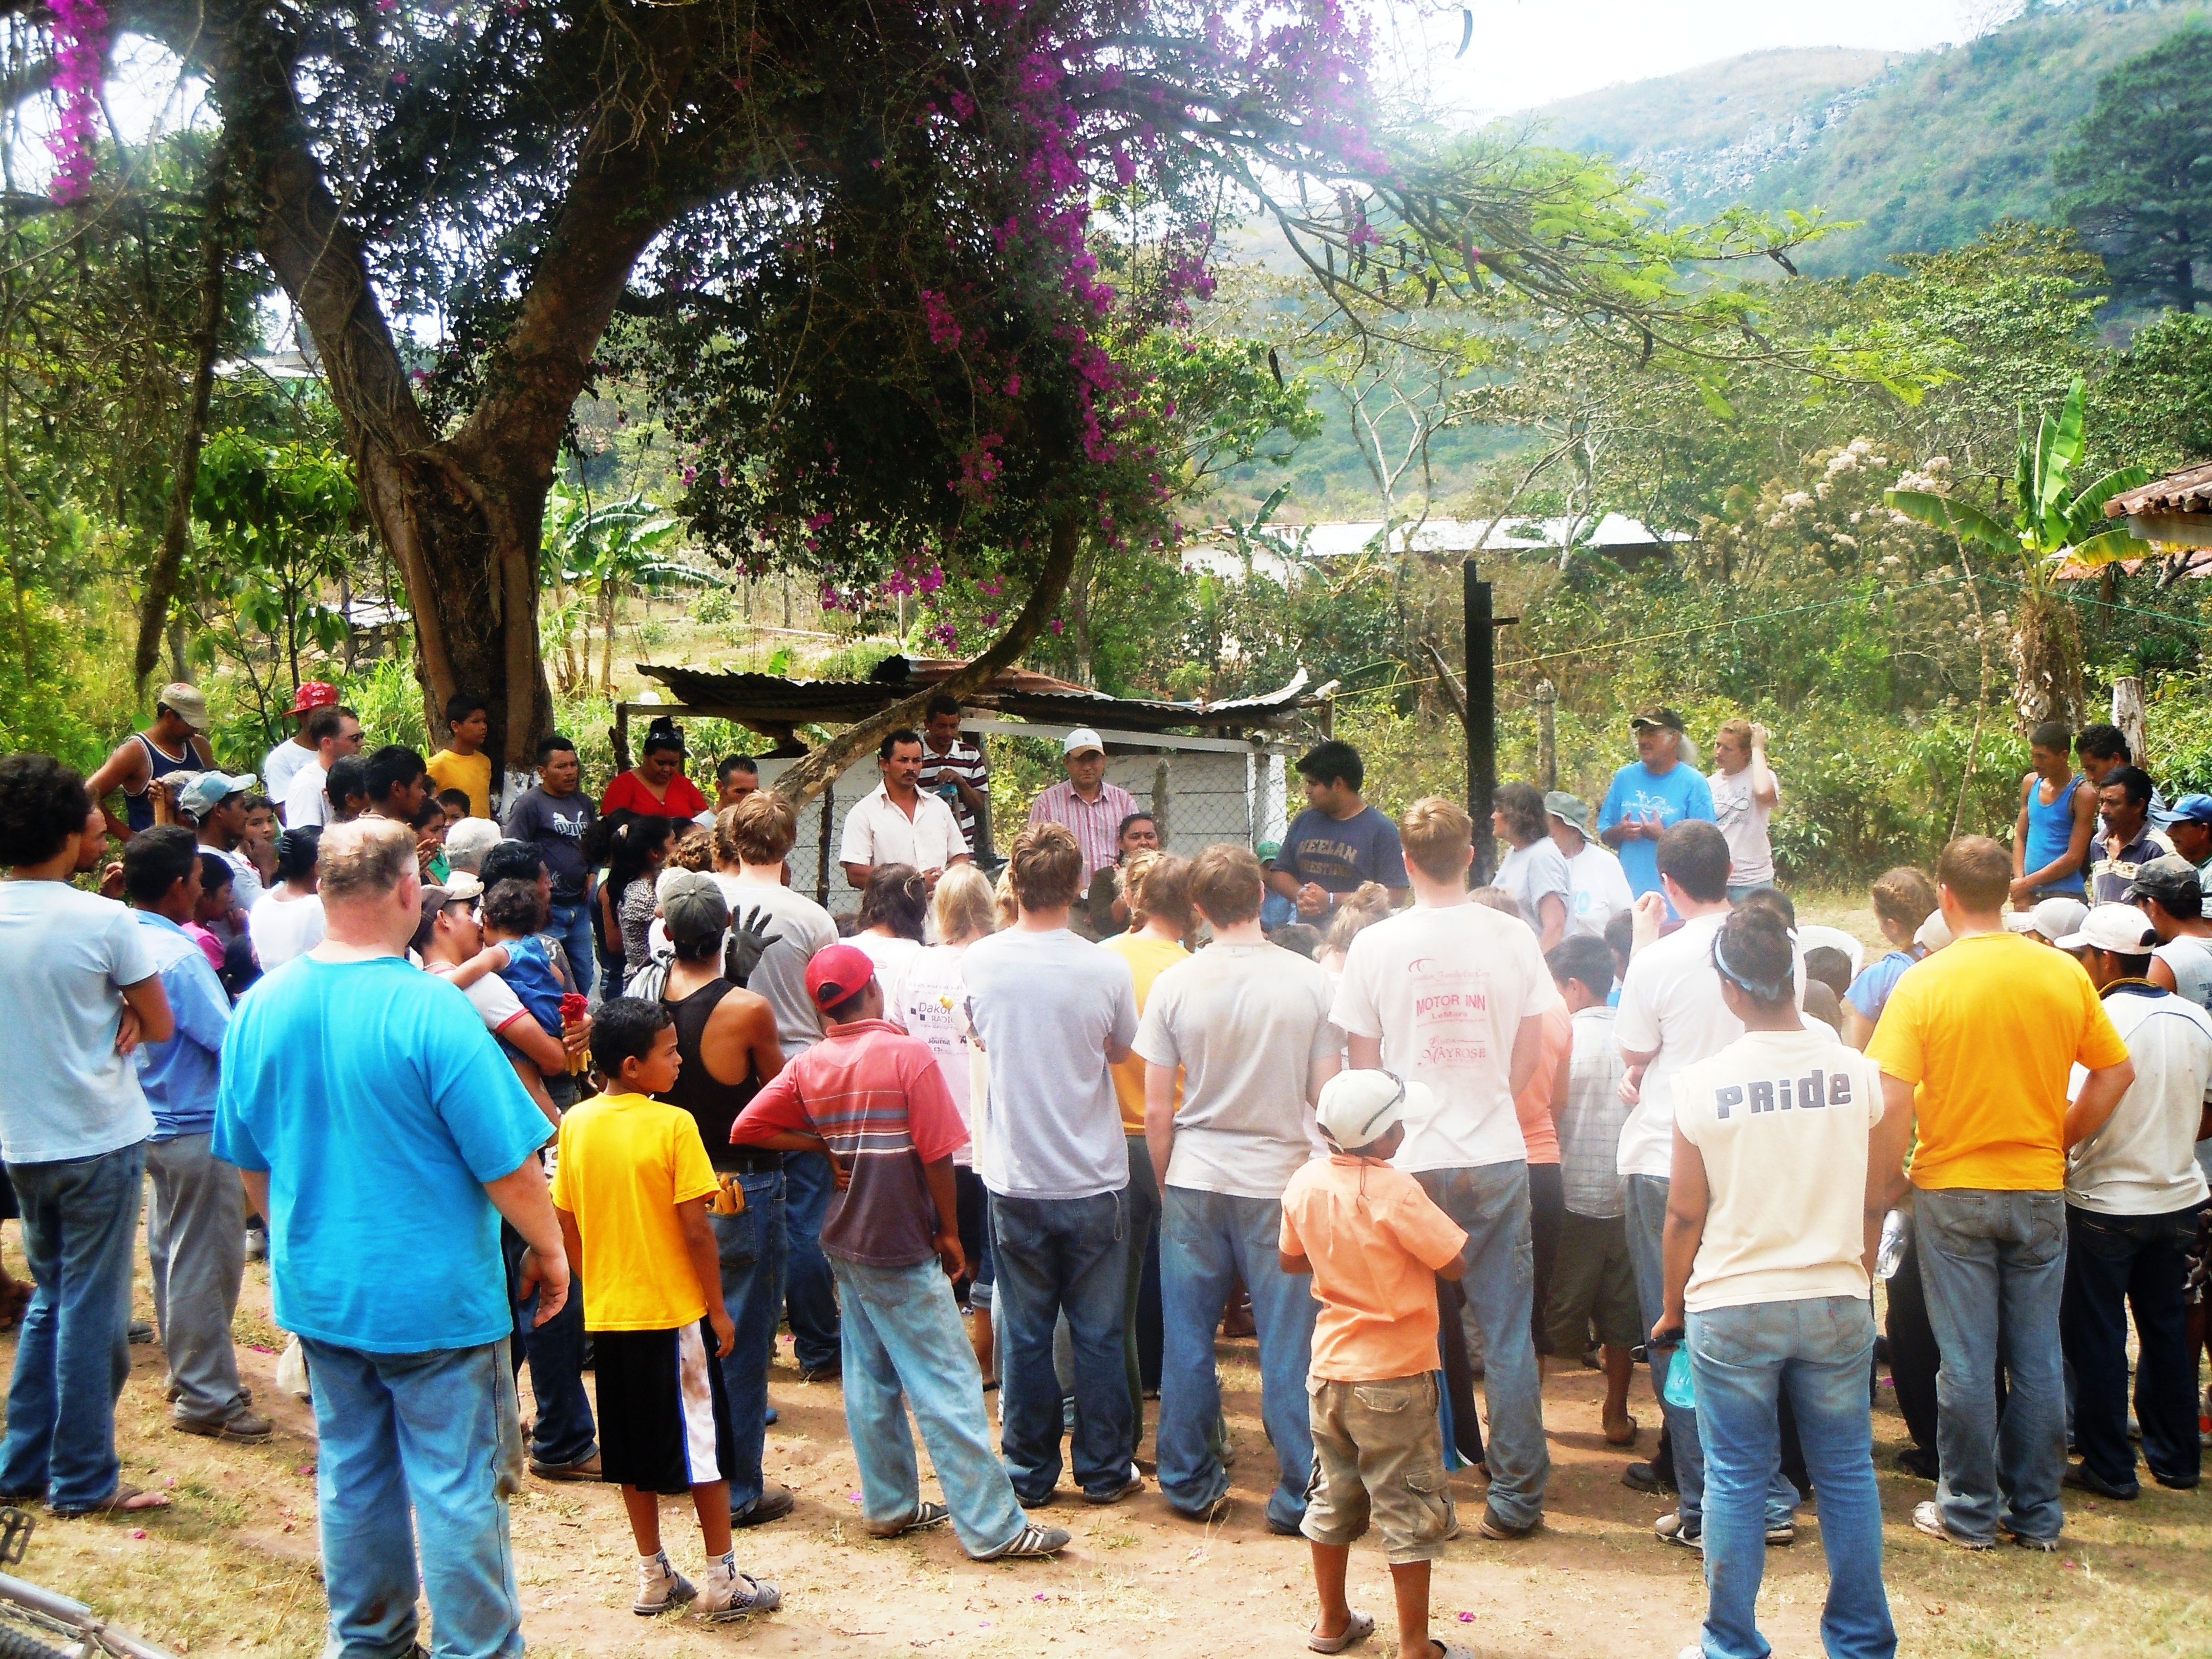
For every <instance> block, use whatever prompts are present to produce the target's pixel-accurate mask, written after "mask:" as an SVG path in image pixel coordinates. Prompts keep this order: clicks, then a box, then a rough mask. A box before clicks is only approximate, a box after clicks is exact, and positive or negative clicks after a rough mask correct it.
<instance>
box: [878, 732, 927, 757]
mask: <svg viewBox="0 0 2212 1659" xmlns="http://www.w3.org/2000/svg"><path fill="white" fill-rule="evenodd" d="M902 743H910V744H913V745H914V746H915V748H917V749H919V748H921V732H916V731H915V730H914V729H913V728H912V727H910V726H901V727H899V729H898V730H897V731H896V732H888V733H886V734H885V735H884V740H883V741H882V742H881V743H879V744H877V745H876V758H877V759H878V760H889V759H890V757H891V750H894V749H896V748H897V747H898V746H899V745H900V744H902Z"/></svg>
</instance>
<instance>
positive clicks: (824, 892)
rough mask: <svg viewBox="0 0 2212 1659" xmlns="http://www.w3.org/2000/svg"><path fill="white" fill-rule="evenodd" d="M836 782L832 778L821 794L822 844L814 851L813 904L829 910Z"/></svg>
mask: <svg viewBox="0 0 2212 1659" xmlns="http://www.w3.org/2000/svg"><path fill="white" fill-rule="evenodd" d="M836 803H837V781H836V779H834V778H832V779H831V780H830V781H829V787H827V788H826V789H824V790H823V792H822V836H821V842H822V844H821V845H820V846H819V847H817V848H816V849H815V858H814V902H816V903H817V904H818V905H820V906H821V907H822V908H823V909H825V910H826V909H828V908H829V836H830V833H831V831H832V830H834V829H836Z"/></svg>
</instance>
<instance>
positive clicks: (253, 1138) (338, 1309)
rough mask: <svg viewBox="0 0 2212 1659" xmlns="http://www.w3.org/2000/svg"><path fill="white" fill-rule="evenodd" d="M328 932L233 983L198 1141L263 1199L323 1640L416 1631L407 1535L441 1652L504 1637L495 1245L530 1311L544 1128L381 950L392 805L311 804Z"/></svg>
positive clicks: (461, 1010) (514, 1621)
mask: <svg viewBox="0 0 2212 1659" xmlns="http://www.w3.org/2000/svg"><path fill="white" fill-rule="evenodd" d="M317 874H318V876H319V878H320V888H321V896H322V901H323V911H324V915H325V924H326V927H327V930H328V931H327V933H326V936H325V939H324V941H323V943H322V944H321V945H318V946H317V947H316V948H315V949H314V950H313V951H310V952H308V953H307V955H306V956H303V957H295V958H294V959H293V960H292V961H290V962H289V963H285V964H284V966H283V967H282V968H279V969H276V971H275V972H274V973H272V974H270V975H269V976H268V977H267V978H265V979H264V980H263V981H261V982H260V983H259V984H258V985H257V986H255V987H254V988H253V989H252V991H251V992H250V993H249V994H247V995H246V998H245V1000H243V1001H241V1002H240V1004H239V1006H238V1009H237V1011H236V1012H235V1014H234V1016H233V1018H232V1020H231V1024H230V1030H229V1033H228V1036H227V1038H226V1040H225V1042H224V1044H223V1054H222V1093H221V1096H220V1097H219V1099H218V1101H217V1104H216V1126H215V1150H216V1156H217V1157H219V1158H222V1159H223V1160H224V1161H225V1162H226V1163H229V1164H235V1165H237V1166H238V1168H239V1169H240V1170H241V1171H243V1172H244V1175H245V1177H246V1190H247V1194H248V1195H249V1197H250V1198H251V1199H252V1202H253V1205H254V1206H255V1208H257V1209H258V1210H259V1212H261V1213H262V1214H263V1215H264V1216H266V1217H267V1218H269V1261H270V1269H271V1275H272V1282H273V1287H274V1302H275V1305H274V1308H273V1309H272V1312H273V1314H274V1316H275V1318H276V1322H277V1323H278V1324H279V1325H281V1326H283V1328H285V1329H286V1330H289V1331H291V1332H294V1333H295V1334H297V1335H298V1336H299V1338H300V1340H301V1346H302V1347H303V1348H304V1349H305V1350H306V1352H307V1368H308V1373H309V1375H310V1376H312V1377H313V1380H314V1385H315V1386H314V1395H315V1400H314V1404H315V1426H316V1429H317V1431H318V1433H319V1437H320V1442H321V1455H320V1457H319V1460H318V1463H317V1499H318V1503H319V1507H320V1511H321V1526H322V1549H323V1577H324V1583H325V1589H326V1590H327V1592H328V1596H329V1601H330V1609H331V1645H332V1647H333V1648H334V1649H336V1648H343V1650H346V1651H348V1652H364V1653H403V1652H405V1651H407V1650H408V1649H409V1648H410V1646H411V1645H412V1644H413V1643H414V1641H415V1638H416V1628H417V1620H416V1613H415V1597H416V1583H417V1582H418V1574H417V1565H416V1544H415V1541H414V1539H413V1538H410V1534H409V1529H408V1518H407V1516H405V1515H404V1514H394V1513H393V1509H392V1495H393V1494H394V1493H395V1492H398V1490H399V1489H400V1488H401V1487H402V1486H403V1484H404V1489H405V1491H406V1493H407V1496H408V1499H409V1502H410V1505H411V1507H412V1509H413V1511H414V1516H413V1518H414V1523H415V1527H414V1530H415V1534H416V1537H419V1539H420V1541H421V1543H420V1556H421V1567H422V1570H421V1574H420V1582H422V1583H425V1584H426V1585H427V1587H428V1594H429V1601H430V1613H431V1617H432V1619H433V1620H435V1622H436V1625H437V1628H438V1642H439V1646H440V1648H441V1650H446V1649H450V1650H453V1651H455V1652H466V1653H501V1652H510V1651H514V1650H518V1649H519V1648H520V1645H521V1604H520V1600H519V1599H518V1593H517V1590H516V1587H515V1579H514V1565H513V1553H512V1552H511V1550H510V1548H509V1546H508V1538H507V1500H506V1498H504V1497H503V1496H502V1495H501V1481H502V1480H503V1478H504V1474H503V1472H504V1471H507V1470H511V1469H514V1468H519V1467H520V1462H521V1449H520V1445H519V1444H518V1443H517V1441H516V1419H515V1404H514V1383H513V1373H512V1371H511V1370H509V1368H508V1364H507V1336H508V1334H509V1333H510V1332H511V1331H512V1330H513V1315H512V1313H511V1311H510V1310H509V1309H508V1308H507V1302H506V1291H505V1286H506V1283H507V1276H506V1273H505V1272H504V1269H503V1264H502V1262H501V1255H500V1243H499V1223H500V1218H501V1216H504V1217H505V1218H507V1221H508V1222H510V1223H511V1224H512V1225H513V1227H514V1228H515V1230H516V1231H518V1232H520V1234H521V1235H522V1237H523V1238H524V1239H525V1240H526V1243H528V1245H529V1249H528V1250H527V1252H526V1254H525V1255H524V1258H523V1261H522V1267H521V1271H520V1279H521V1292H522V1294H523V1296H525V1297H527V1296H528V1295H529V1294H530V1292H531V1291H533V1290H535V1291H538V1322H540V1323H543V1322H545V1321H546V1320H549V1319H550V1318H551V1317H552V1316H554V1315H555V1314H556V1313H558V1312H559V1311H560V1310H561V1307H562V1304H563V1303H564V1302H565V1301H566V1300H567V1299H568V1256H567V1255H566V1253H565V1252H564V1250H563V1249H562V1243H561V1230H560V1225H559V1224H558V1222H557V1220H556V1218H555V1216H554V1213H553V1205H552V1199H551V1196H550V1194H549V1193H548V1191H547V1189H546V1183H545V1173H544V1168H543V1166H542V1165H541V1164H539V1162H538V1148H539V1147H540V1146H542V1145H543V1144H544V1141H545V1140H546V1139H547V1137H548V1134H549V1133H550V1130H549V1127H548V1125H547V1123H546V1121H545V1119H544V1116H542V1115H540V1114H539V1112H538V1108H537V1107H536V1106H535V1105H533V1104H532V1103H531V1099H530V1097H529V1096H528V1095H526V1094H525V1093H524V1092H523V1089H522V1085H521V1084H520V1083H519V1082H518V1081H517V1080H516V1079H515V1075H514V1071H513V1067H512V1066H509V1065H508V1064H507V1061H506V1060H505V1059H504V1058H502V1057H501V1054H500V1052H499V1048H498V1046H497V1045H496V1044H495V1042H493V1041H492V1038H491V1036H490V1034H489V1032H487V1031H486V1030H484V1027H483V1020H482V1019H481V1018H479V1017H478V1016H477V1012H476V1011H475V1009H474V1008H472V1007H471V1006H470V1005H469V1001H468V999H467V998H466V997H465V996H464V995H463V994H461V993H460V992H459V991H457V990H455V989H454V988H453V987H452V986H451V985H449V984H447V982H446V981H443V980H441V979H438V978H435V977H434V976H432V975H428V974H425V973H422V971H421V970H419V969H416V968H415V967H413V966H412V965H410V963H409V962H408V961H407V959H406V957H405V956H404V954H403V953H404V951H405V950H406V947H407V941H408V939H410V937H411V936H412V935H413V933H414V932H415V930H416V927H417V926H418V925H419V924H420V923H421V921H422V896H421V895H422V884H421V881H420V878H418V876H417V875H416V865H415V837H414V834H413V832H412V831H411V830H410V829H408V828H407V826H406V825H404V824H403V823H392V822H390V821H389V820H386V819H380V818H364V819H359V820H356V822H354V823H343V824H333V825H332V826H331V828H330V829H327V830H325V832H324V835H323V840H322V845H321V847H320V848H319V857H318V860H317Z"/></svg>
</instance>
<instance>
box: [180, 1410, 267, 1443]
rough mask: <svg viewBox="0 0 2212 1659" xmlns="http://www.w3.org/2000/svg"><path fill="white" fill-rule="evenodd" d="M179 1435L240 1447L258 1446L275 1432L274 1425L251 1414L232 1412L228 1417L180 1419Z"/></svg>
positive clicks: (255, 1414)
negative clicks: (190, 1435)
mask: <svg viewBox="0 0 2212 1659" xmlns="http://www.w3.org/2000/svg"><path fill="white" fill-rule="evenodd" d="M174 1426H175V1428H176V1431H177V1432H178V1433H179V1434H197V1435H199V1436H201V1437H204V1438H205V1439H209V1440H234V1441H236V1442H237V1443H239V1444H240V1445H241V1446H258V1445H259V1444H260V1443H262V1442H263V1441H264V1440H266V1439H268V1438H269V1437H270V1435H272V1434H274V1433H276V1425H275V1424H274V1423H271V1422H270V1420H269V1419H267V1418H265V1417H262V1416H260V1415H258V1414H257V1413H253V1412H249V1411H234V1412H233V1413H231V1414H230V1415H229V1416H228V1417H221V1418H212V1419H210V1418H197V1417H180V1418H179V1419H177V1420H176V1423H175V1425H174Z"/></svg>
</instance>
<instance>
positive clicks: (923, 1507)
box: [867, 1503, 952, 1538]
mask: <svg viewBox="0 0 2212 1659" xmlns="http://www.w3.org/2000/svg"><path fill="white" fill-rule="evenodd" d="M951 1518H952V1511H951V1510H949V1509H947V1508H945V1505H944V1504H929V1503H922V1504H915V1508H914V1513H913V1514H912V1515H909V1516H907V1518H906V1519H905V1520H903V1521H871V1522H868V1523H867V1524H868V1536H869V1537H871V1538H898V1537H902V1536H904V1535H905V1534H908V1533H910V1532H921V1531H922V1530H923V1529H925V1528H929V1527H941V1526H943V1525H944V1524H945V1522H947V1521H950V1520H951Z"/></svg>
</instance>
